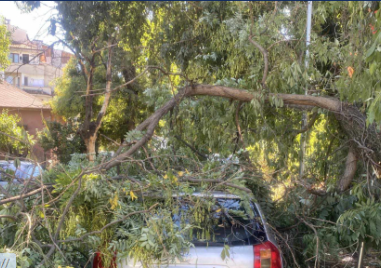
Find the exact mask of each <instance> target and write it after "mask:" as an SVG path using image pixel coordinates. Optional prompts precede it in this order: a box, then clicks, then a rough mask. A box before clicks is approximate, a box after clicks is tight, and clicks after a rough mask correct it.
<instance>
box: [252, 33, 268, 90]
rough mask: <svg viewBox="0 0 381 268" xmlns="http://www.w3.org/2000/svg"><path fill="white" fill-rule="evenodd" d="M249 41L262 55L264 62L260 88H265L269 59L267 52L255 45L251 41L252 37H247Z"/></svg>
mask: <svg viewBox="0 0 381 268" xmlns="http://www.w3.org/2000/svg"><path fill="white" fill-rule="evenodd" d="M249 40H250V42H251V43H252V44H253V45H254V46H256V47H257V48H258V49H259V51H260V52H261V53H262V55H263V61H264V62H265V68H264V69H263V76H262V82H261V83H262V87H263V88H266V79H267V74H268V73H269V57H268V55H267V50H266V49H264V48H263V47H262V46H261V45H260V44H259V43H257V42H256V41H254V40H253V39H252V36H249Z"/></svg>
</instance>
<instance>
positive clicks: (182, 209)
mask: <svg viewBox="0 0 381 268" xmlns="http://www.w3.org/2000/svg"><path fill="white" fill-rule="evenodd" d="M178 201H179V207H178V211H176V212H174V213H173V217H172V218H173V221H174V223H175V224H176V225H177V226H178V227H180V228H184V226H185V225H187V224H190V225H191V226H192V228H191V229H190V231H189V234H187V235H189V237H188V238H190V240H191V241H192V242H193V244H194V245H195V246H224V245H230V246H239V245H254V244H258V243H261V242H263V241H264V240H265V239H266V235H265V233H264V228H263V223H262V220H261V218H260V215H259V213H258V211H257V210H256V208H255V206H254V205H253V204H252V203H248V202H246V203H245V202H243V201H242V200H239V199H225V198H217V199H215V201H214V202H212V203H211V204H212V205H210V206H199V205H197V204H194V203H193V204H192V203H191V202H187V201H186V200H181V199H179V200H178ZM209 204H210V203H209Z"/></svg>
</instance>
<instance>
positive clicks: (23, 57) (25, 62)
mask: <svg viewBox="0 0 381 268" xmlns="http://www.w3.org/2000/svg"><path fill="white" fill-rule="evenodd" d="M22 63H24V64H28V63H29V54H22Z"/></svg>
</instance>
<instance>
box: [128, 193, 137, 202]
mask: <svg viewBox="0 0 381 268" xmlns="http://www.w3.org/2000/svg"><path fill="white" fill-rule="evenodd" d="M130 196H131V200H132V201H134V200H135V199H138V197H137V196H136V195H135V194H134V192H133V191H130Z"/></svg>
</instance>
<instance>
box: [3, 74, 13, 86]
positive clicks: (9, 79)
mask: <svg viewBox="0 0 381 268" xmlns="http://www.w3.org/2000/svg"><path fill="white" fill-rule="evenodd" d="M13 79H14V78H13V76H6V77H5V81H7V82H8V83H9V84H11V85H13Z"/></svg>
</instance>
